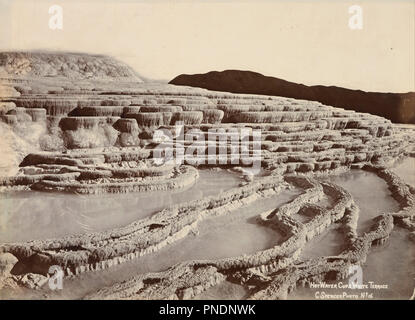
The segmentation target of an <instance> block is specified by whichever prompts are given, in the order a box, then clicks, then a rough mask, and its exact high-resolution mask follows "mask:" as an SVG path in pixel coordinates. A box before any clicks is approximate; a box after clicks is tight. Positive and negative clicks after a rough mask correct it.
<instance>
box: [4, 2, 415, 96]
mask: <svg viewBox="0 0 415 320" xmlns="http://www.w3.org/2000/svg"><path fill="white" fill-rule="evenodd" d="M54 4H57V5H60V6H61V7H62V8H63V28H62V30H52V29H50V28H49V19H50V18H51V16H52V15H51V14H49V12H48V11H49V7H50V6H52V5H54ZM351 5H360V6H361V8H362V10H363V11H362V21H363V25H362V29H357V30H352V29H350V28H349V19H350V17H351V16H352V15H353V14H350V13H349V11H348V10H349V7H350V6H351ZM414 20H415V0H411V1H404V0H366V1H345V0H344V1H343V0H324V1H323V0H309V1H306V0H301V1H300V0H294V1H293V0H256V1H255V0H239V1H238V0H221V1H219V0H194V1H190V0H188V1H187V0H186V1H184V0H180V1H178V0H147V1H145V0H141V1H140V0H135V1H134V0H102V1H98V0H82V1H80V0H75V1H71V0H53V1H49V0H0V51H10V50H33V49H36V50H64V51H71V52H87V53H96V54H107V55H111V56H113V57H115V58H117V59H119V60H121V61H123V62H126V63H127V64H129V65H131V66H132V67H133V68H134V69H135V70H136V71H137V72H138V73H139V74H141V75H143V76H145V77H147V78H152V79H163V80H171V79H173V78H174V77H175V76H177V75H179V74H182V73H186V74H192V73H205V72H208V71H212V70H217V71H221V70H226V69H239V70H251V71H256V72H260V73H263V74H265V75H269V76H274V77H278V78H282V79H285V80H289V81H294V82H298V83H304V84H307V85H316V84H321V85H337V86H343V87H347V88H352V89H362V90H367V91H381V92H407V91H415V70H414V60H415V53H414V47H415V42H414V41H415V26H414V23H415V22H414Z"/></svg>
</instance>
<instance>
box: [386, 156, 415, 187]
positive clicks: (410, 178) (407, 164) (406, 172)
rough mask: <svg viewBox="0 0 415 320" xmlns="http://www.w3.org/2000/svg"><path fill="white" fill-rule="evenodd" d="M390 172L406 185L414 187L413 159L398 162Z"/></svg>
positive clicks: (414, 161)
mask: <svg viewBox="0 0 415 320" xmlns="http://www.w3.org/2000/svg"><path fill="white" fill-rule="evenodd" d="M391 170H392V171H393V172H395V173H396V174H397V175H398V176H400V177H401V178H402V179H403V180H404V181H405V182H406V183H408V184H410V185H412V186H414V187H415V158H412V157H407V158H404V159H402V160H399V161H398V162H396V163H395V165H394V166H393V168H391Z"/></svg>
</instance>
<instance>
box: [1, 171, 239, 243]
mask: <svg viewBox="0 0 415 320" xmlns="http://www.w3.org/2000/svg"><path fill="white" fill-rule="evenodd" d="M199 173H200V177H199V179H198V180H197V181H196V182H195V183H194V184H193V185H192V186H189V187H187V188H185V189H180V190H176V191H173V192H167V191H162V192H147V193H127V194H103V195H75V194H67V193H46V192H38V191H19V192H14V193H0V242H15V241H28V240H35V239H48V238H56V237H61V236H64V235H70V234H78V233H85V232H91V231H92V232H93V231H102V230H108V229H111V228H115V227H120V226H124V225H126V224H128V223H130V222H132V221H134V220H137V219H142V218H144V217H148V216H150V215H151V214H153V213H155V212H157V211H159V210H161V209H163V208H165V207H167V206H169V205H172V204H176V203H181V202H185V201H190V200H196V199H202V198H203V197H206V196H210V195H217V194H219V193H221V192H223V191H225V190H229V189H231V188H233V187H236V186H238V185H239V184H240V182H241V181H242V180H241V178H240V177H239V176H238V175H237V174H235V173H232V172H228V171H227V170H222V169H220V170H210V169H206V170H200V171H199Z"/></svg>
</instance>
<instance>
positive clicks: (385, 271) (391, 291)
mask: <svg viewBox="0 0 415 320" xmlns="http://www.w3.org/2000/svg"><path fill="white" fill-rule="evenodd" d="M326 180H329V181H330V182H333V183H335V184H338V185H340V186H341V187H343V188H344V189H346V190H347V191H349V192H350V193H351V194H352V196H353V199H354V201H355V203H356V204H357V205H358V206H359V208H360V214H359V220H358V228H357V229H358V233H359V234H362V233H363V232H366V231H368V228H369V227H370V225H371V223H372V219H373V218H374V217H376V216H378V215H379V214H381V213H382V212H396V211H399V205H398V203H397V202H396V201H395V200H394V199H393V198H392V197H391V193H390V191H389V189H388V187H387V184H386V183H385V181H384V180H382V179H381V178H379V177H378V176H377V175H376V174H374V173H371V172H367V171H362V170H352V171H351V172H349V173H345V174H342V175H338V176H333V177H329V178H328V179H326ZM342 243H343V240H342V237H341V231H340V230H336V227H335V225H334V226H333V227H332V228H330V229H328V230H327V231H326V232H324V233H323V234H322V235H321V236H319V237H316V238H315V239H313V240H312V241H311V242H310V243H309V244H307V247H306V248H308V249H307V250H308V252H307V251H306V255H305V256H304V258H314V257H316V256H322V255H331V254H337V253H339V252H330V248H336V246H338V248H337V251H339V250H338V249H339V248H341V245H342ZM362 271H363V283H364V284H367V285H370V284H369V282H373V283H374V284H376V285H387V286H388V288H387V289H368V290H356V289H355V290H348V289H310V288H298V289H296V290H294V292H292V293H291V294H289V296H288V299H316V298H317V297H318V295H317V296H316V294H317V292H318V293H319V294H320V295H321V292H325V293H326V294H343V292H345V293H346V294H347V295H348V297H349V298H348V299H354V296H355V295H357V296H358V297H359V298H358V299H409V297H410V296H411V294H412V292H413V291H414V288H415V278H414V277H415V246H414V243H413V242H412V241H411V240H410V239H409V238H408V231H407V230H404V229H401V228H399V227H395V229H394V230H393V232H392V234H391V236H390V238H389V240H388V241H387V242H386V243H385V244H384V245H381V246H375V247H372V248H371V251H370V253H369V255H368V257H367V260H366V262H365V264H364V265H363V268H362ZM342 282H343V283H347V282H348V280H347V279H346V280H342ZM365 292H368V294H369V296H366V297H365V296H364V295H365ZM362 294H363V296H362Z"/></svg>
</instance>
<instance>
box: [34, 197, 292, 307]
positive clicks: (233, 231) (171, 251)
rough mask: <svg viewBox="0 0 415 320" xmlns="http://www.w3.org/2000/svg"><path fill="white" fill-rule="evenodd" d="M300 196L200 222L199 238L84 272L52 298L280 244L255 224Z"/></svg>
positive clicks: (274, 233) (272, 233) (259, 203)
mask: <svg viewBox="0 0 415 320" xmlns="http://www.w3.org/2000/svg"><path fill="white" fill-rule="evenodd" d="M299 193H300V191H299V190H283V191H282V192H281V193H280V194H279V195H276V196H273V197H270V198H267V199H261V200H259V201H256V202H254V203H252V204H250V205H248V206H245V207H243V208H240V209H238V210H235V211H232V212H231V213H229V214H227V215H224V216H219V217H214V218H209V219H206V220H203V221H201V222H200V223H199V233H198V234H197V235H189V236H188V237H186V238H184V239H182V240H180V241H178V242H176V243H174V244H172V245H169V246H167V247H164V248H162V249H161V250H159V251H158V252H156V253H153V254H150V255H147V256H143V257H141V258H138V259H134V260H131V261H128V262H126V263H123V264H120V265H117V266H115V267H112V268H109V269H107V270H103V271H98V272H93V273H85V274H81V275H79V276H78V277H76V278H74V279H67V280H65V284H64V287H65V288H64V290H63V291H62V292H59V293H57V292H55V293H52V297H55V298H64V299H73V298H79V297H82V296H84V295H86V294H87V293H90V292H93V291H95V290H97V289H99V288H102V287H104V286H110V285H112V284H114V283H117V282H121V281H124V280H127V279H129V278H131V277H132V276H134V275H137V274H141V273H147V272H157V271H162V270H166V269H167V268H169V267H171V266H172V265H174V264H176V263H179V262H183V261H189V260H195V259H201V260H203V259H220V258H225V257H234V256H239V255H242V254H245V253H246V254H249V253H253V252H256V251H259V250H264V249H268V248H270V247H272V246H274V245H275V244H277V243H279V242H280V241H281V239H282V235H281V234H279V233H278V232H277V231H275V230H272V229H270V228H265V227H263V226H260V225H258V224H256V223H255V219H256V217H257V216H258V215H259V214H261V213H263V212H264V211H268V210H271V209H275V208H277V207H279V206H281V205H282V204H284V203H286V202H288V201H290V200H292V199H293V198H295V197H296V196H298V194H299ZM219 291H220V290H219ZM28 294H30V295H31V297H33V295H39V294H41V293H40V292H38V293H34V292H29V293H28ZM48 294H50V292H48ZM212 294H213V293H212Z"/></svg>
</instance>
